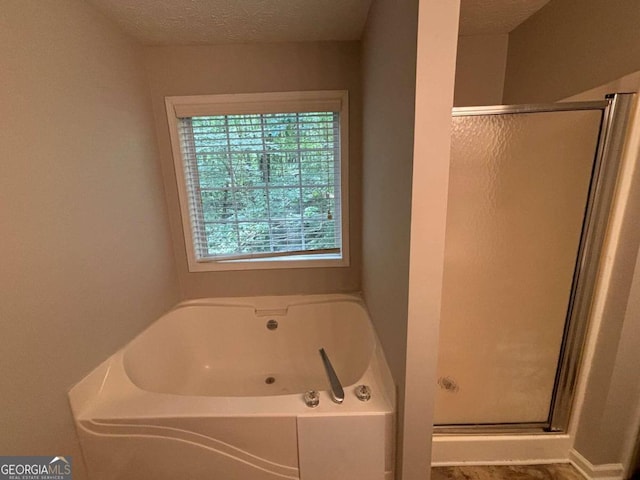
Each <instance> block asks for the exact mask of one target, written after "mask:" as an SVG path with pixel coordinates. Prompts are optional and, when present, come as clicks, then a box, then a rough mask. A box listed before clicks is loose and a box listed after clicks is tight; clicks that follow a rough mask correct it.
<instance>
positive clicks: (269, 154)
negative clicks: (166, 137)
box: [178, 111, 342, 261]
mask: <svg viewBox="0 0 640 480" xmlns="http://www.w3.org/2000/svg"><path fill="white" fill-rule="evenodd" d="M338 117H339V114H338V113H336V112H331V111H324V112H322V111H321V112H298V113H291V114H282V113H277V114H272V113H261V114H246V115H244V114H243V115H236V114H234V115H213V116H194V117H188V118H182V119H180V120H179V123H178V126H179V135H180V138H181V149H182V156H183V162H184V173H185V180H186V183H187V191H188V196H189V210H190V212H189V213H190V217H191V227H192V236H193V241H194V247H195V250H196V257H197V259H198V260H200V261H206V260H209V259H215V260H229V259H231V260H232V259H240V258H262V257H268V256H275V255H276V254H277V255H283V254H285V255H296V254H310V253H314V254H317V253H336V252H337V251H338V252H339V248H340V245H341V235H342V232H341V231H340V228H341V219H340V212H341V199H340V160H339V158H340V155H339V154H340V152H339V145H340V138H339V135H340V133H339V118H338Z"/></svg>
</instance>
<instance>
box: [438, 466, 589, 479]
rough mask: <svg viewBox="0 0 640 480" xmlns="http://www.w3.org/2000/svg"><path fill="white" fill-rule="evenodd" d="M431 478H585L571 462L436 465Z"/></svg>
mask: <svg viewBox="0 0 640 480" xmlns="http://www.w3.org/2000/svg"><path fill="white" fill-rule="evenodd" d="M431 480H584V477H583V476H582V475H581V474H580V473H579V472H578V471H577V470H576V469H575V468H574V467H573V466H571V465H570V464H568V463H557V464H552V465H508V466H482V467H434V468H432V469H431Z"/></svg>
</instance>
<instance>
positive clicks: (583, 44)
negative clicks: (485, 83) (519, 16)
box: [504, 0, 640, 104]
mask: <svg viewBox="0 0 640 480" xmlns="http://www.w3.org/2000/svg"><path fill="white" fill-rule="evenodd" d="M639 24H640V2H637V1H633V0H607V1H603V0H583V1H580V2H576V1H575V0H553V1H552V2H549V3H548V4H547V5H546V6H545V7H543V8H542V9H541V10H539V11H538V12H537V13H536V14H535V15H533V16H532V17H531V18H529V19H528V20H527V21H526V22H524V23H523V24H521V25H520V26H519V27H517V28H516V29H515V30H513V31H512V32H511V33H510V34H509V50H508V56H507V71H506V76H505V86H504V101H505V103H507V104H513V103H536V102H550V101H556V100H559V99H561V98H564V97H568V96H570V95H574V94H575V93H577V92H582V91H585V90H587V89H590V88H593V87H596V86H598V85H601V84H603V83H607V82H609V81H612V80H614V79H616V78H619V77H621V76H623V75H626V74H628V73H631V72H634V71H636V70H639V69H640V35H638V25H639Z"/></svg>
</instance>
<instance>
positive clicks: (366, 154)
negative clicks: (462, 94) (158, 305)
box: [362, 0, 458, 480]
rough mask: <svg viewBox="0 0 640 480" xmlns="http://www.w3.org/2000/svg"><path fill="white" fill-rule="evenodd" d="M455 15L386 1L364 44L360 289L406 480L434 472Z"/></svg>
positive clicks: (430, 0)
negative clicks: (393, 399)
mask: <svg viewBox="0 0 640 480" xmlns="http://www.w3.org/2000/svg"><path fill="white" fill-rule="evenodd" d="M418 3H420V11H421V13H420V22H421V23H420V36H418ZM457 8H458V2H437V1H434V0H422V1H420V2H418V1H408V2H396V1H393V0H379V1H376V2H374V3H373V5H372V8H371V11H370V12H369V19H368V21H367V26H366V28H365V33H364V37H363V69H362V72H363V73H362V75H363V86H364V91H363V98H364V108H363V112H364V123H363V132H364V137H363V175H364V177H363V186H364V187H363V274H362V284H363V291H364V295H365V298H366V301H367V305H368V307H369V311H370V313H371V317H372V319H373V322H374V324H375V327H376V330H377V333H378V336H379V337H380V340H381V342H382V345H383V348H384V351H385V355H386V357H387V360H388V363H389V365H390V368H391V371H392V374H393V377H394V380H395V382H396V384H397V385H398V390H399V399H398V400H399V419H398V424H399V425H398V426H399V438H400V444H399V450H398V466H399V467H402V470H403V476H402V478H404V479H406V480H409V479H414V478H416V479H417V478H427V477H426V476H428V472H429V468H428V465H429V464H430V445H431V441H430V433H431V427H432V422H431V418H432V417H431V416H432V409H433V403H432V400H433V385H435V383H434V382H431V380H433V377H434V376H435V373H434V372H435V362H436V357H435V351H436V350H437V340H436V339H437V325H438V321H439V304H440V286H441V277H442V254H443V248H444V215H445V211H446V208H445V203H446V185H447V173H448V158H449V143H448V142H449V126H450V109H451V105H452V101H453V75H454V62H455V49H456V35H457V22H458V11H457ZM418 41H420V43H419V45H420V46H421V51H420V52H418V51H417V48H418V47H417V42H418ZM416 56H417V57H418V62H419V63H420V67H421V69H420V70H419V71H417V70H416ZM416 73H418V76H417V77H416ZM416 81H418V83H419V86H420V91H419V96H418V98H417V100H416V94H417V92H416ZM416 102H418V104H419V107H420V108H419V110H417V109H416V108H415V105H416ZM414 123H417V124H418V125H420V135H419V136H418V135H416V136H415V138H414ZM414 141H415V150H414ZM414 151H415V153H414ZM414 155H416V156H415V162H418V163H414ZM414 168H417V170H416V171H415V172H417V173H415V174H416V175H418V176H417V178H414V179H413V185H412V175H414ZM416 181H417V184H416ZM412 188H413V202H414V206H413V209H414V217H413V219H412V213H411V209H412ZM412 222H415V223H414V224H413V226H412ZM412 229H413V235H414V236H411V235H412ZM410 238H413V239H414V240H415V242H416V248H415V250H412V256H413V257H414V258H413V260H415V263H412V269H411V270H412V284H411V285H412V286H413V289H414V290H413V303H412V304H411V307H412V308H413V313H412V314H410V312H409V308H410V305H409V303H408V302H409V291H410V282H409V275H410V265H409V247H410ZM413 260H412V261H413ZM425 277H426V278H428V280H427V281H425V279H426V278H425ZM410 326H412V334H411V335H409V336H408V328H409V327H410ZM409 347H410V348H409ZM405 370H406V372H407V373H406V376H405Z"/></svg>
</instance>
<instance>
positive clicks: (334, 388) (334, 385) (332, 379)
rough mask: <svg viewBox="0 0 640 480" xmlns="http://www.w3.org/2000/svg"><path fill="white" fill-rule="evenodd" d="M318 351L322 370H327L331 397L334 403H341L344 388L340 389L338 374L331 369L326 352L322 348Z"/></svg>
mask: <svg viewBox="0 0 640 480" xmlns="http://www.w3.org/2000/svg"><path fill="white" fill-rule="evenodd" d="M319 351H320V356H321V357H322V363H324V370H325V371H326V372H327V377H329V383H330V384H331V399H332V400H333V401H334V402H336V403H342V402H343V401H344V390H343V389H342V384H341V383H340V379H338V375H336V371H335V370H334V369H333V365H331V361H330V360H329V357H328V356H327V352H325V351H324V348H321V349H320V350H319Z"/></svg>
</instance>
